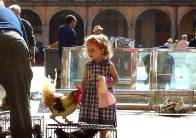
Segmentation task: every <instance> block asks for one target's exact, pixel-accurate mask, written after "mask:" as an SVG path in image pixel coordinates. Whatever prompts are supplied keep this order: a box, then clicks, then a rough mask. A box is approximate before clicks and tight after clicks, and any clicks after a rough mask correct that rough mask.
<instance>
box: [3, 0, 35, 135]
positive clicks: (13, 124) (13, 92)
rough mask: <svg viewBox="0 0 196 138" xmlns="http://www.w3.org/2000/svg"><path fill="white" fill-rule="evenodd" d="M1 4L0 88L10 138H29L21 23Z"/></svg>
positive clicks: (29, 76) (26, 67) (28, 80)
mask: <svg viewBox="0 0 196 138" xmlns="http://www.w3.org/2000/svg"><path fill="white" fill-rule="evenodd" d="M3 3H4V2H3V1H2V0H0V5H1V6H0V38H1V39H0V67H1V68H0V84H1V85H2V86H3V88H4V89H5V91H6V101H7V104H9V109H10V130H11V136H12V138H32V124H31V114H30V104H29V103H30V100H29V98H30V95H29V94H30V85H31V79H32V70H31V66H30V61H29V52H28V47H27V44H26V42H25V39H26V33H25V29H24V27H23V25H22V22H21V20H20V19H19V17H18V16H16V15H15V14H14V13H13V12H12V11H10V10H9V9H8V8H5V7H4V6H3Z"/></svg>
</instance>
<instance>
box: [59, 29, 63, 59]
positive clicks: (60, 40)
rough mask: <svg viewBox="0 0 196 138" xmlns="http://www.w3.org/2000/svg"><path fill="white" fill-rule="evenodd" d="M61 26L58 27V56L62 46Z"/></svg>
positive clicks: (60, 53)
mask: <svg viewBox="0 0 196 138" xmlns="http://www.w3.org/2000/svg"><path fill="white" fill-rule="evenodd" d="M63 30H64V29H63V28H62V27H59V29H58V45H59V47H58V55H59V58H61V55H62V47H64V41H63V37H64V34H63Z"/></svg>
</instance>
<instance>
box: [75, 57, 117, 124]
mask: <svg viewBox="0 0 196 138" xmlns="http://www.w3.org/2000/svg"><path fill="white" fill-rule="evenodd" d="M110 63H111V61H110V60H107V59H104V60H102V61H101V62H100V63H96V62H95V61H89V62H87V63H86V65H87V70H88V72H89V75H88V78H89V79H88V82H87V84H86V87H85V91H84V94H83V97H82V102H81V106H80V113H79V122H86V123H89V124H107V125H113V126H115V127H116V126H117V122H116V105H115V104H114V105H111V106H109V107H107V108H98V95H97V92H96V79H97V76H98V75H102V76H107V77H108V76H111V74H110V71H109V67H110ZM110 91H112V89H111V90H110Z"/></svg>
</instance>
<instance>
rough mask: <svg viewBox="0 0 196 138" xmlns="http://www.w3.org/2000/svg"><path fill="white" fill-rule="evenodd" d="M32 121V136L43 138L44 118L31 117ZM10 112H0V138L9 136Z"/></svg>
mask: <svg viewBox="0 0 196 138" xmlns="http://www.w3.org/2000/svg"><path fill="white" fill-rule="evenodd" d="M31 120H32V132H33V135H34V136H35V135H36V136H37V135H39V136H41V137H42V136H44V130H45V127H44V116H31ZM9 128H10V112H9V111H2V112H0V138H1V136H5V137H6V136H9V135H10V131H9Z"/></svg>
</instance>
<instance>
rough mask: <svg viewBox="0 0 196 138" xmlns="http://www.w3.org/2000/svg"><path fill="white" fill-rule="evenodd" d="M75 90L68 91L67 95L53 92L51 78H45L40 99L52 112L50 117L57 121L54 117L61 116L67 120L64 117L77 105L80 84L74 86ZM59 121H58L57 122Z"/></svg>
mask: <svg viewBox="0 0 196 138" xmlns="http://www.w3.org/2000/svg"><path fill="white" fill-rule="evenodd" d="M76 88H77V90H74V91H72V92H70V93H69V94H68V95H67V96H66V95H65V94H59V93H56V92H55V84H54V83H52V81H51V79H48V78H46V80H45V82H44V84H43V90H42V101H43V103H44V105H45V107H48V108H49V109H50V111H51V112H52V115H50V118H51V119H53V120H55V121H56V122H58V121H57V120H56V119H55V118H56V117H57V116H62V117H63V119H65V122H68V121H69V120H68V119H67V118H66V117H67V116H68V115H70V114H72V113H73V112H74V111H75V110H76V108H77V107H78V106H79V104H80V101H81V96H82V93H83V89H82V87H81V86H80V85H77V86H76ZM58 123H59V122H58Z"/></svg>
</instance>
